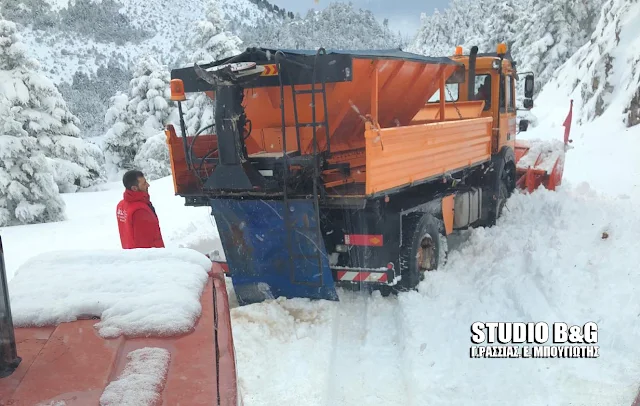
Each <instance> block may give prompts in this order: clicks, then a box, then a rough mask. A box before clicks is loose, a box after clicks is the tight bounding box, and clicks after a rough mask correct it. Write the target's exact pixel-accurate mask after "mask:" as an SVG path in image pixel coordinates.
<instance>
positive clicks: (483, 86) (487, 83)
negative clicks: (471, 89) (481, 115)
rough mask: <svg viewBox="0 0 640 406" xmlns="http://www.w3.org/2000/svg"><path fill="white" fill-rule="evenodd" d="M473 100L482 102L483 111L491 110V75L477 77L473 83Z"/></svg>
mask: <svg viewBox="0 0 640 406" xmlns="http://www.w3.org/2000/svg"><path fill="white" fill-rule="evenodd" d="M474 98H475V100H484V109H485V110H489V109H490V108H491V75H488V74H485V75H477V76H476V83H475V97H474Z"/></svg>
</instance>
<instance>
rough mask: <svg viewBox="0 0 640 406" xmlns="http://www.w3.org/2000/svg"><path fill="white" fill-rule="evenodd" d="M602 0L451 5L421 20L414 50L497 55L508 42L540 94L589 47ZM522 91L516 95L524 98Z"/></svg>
mask: <svg viewBox="0 0 640 406" xmlns="http://www.w3.org/2000/svg"><path fill="white" fill-rule="evenodd" d="M602 4H603V0H548V1H545V2H540V1H538V0H487V1H484V2H482V3H481V4H479V2H478V1H475V0H451V2H450V5H449V7H448V8H447V9H446V10H445V11H444V12H443V13H435V14H433V15H431V16H425V17H424V18H423V19H422V25H421V28H420V29H419V30H418V33H417V35H416V37H415V40H414V42H413V44H412V45H411V47H409V50H410V51H413V52H416V53H421V54H424V55H432V56H443V55H451V54H452V53H453V51H454V49H455V47H456V46H457V45H461V46H463V47H464V48H465V49H466V50H467V52H468V50H469V49H470V48H471V47H472V46H473V45H477V46H478V48H479V51H480V52H495V48H496V45H497V44H498V43H500V42H505V43H507V45H508V46H509V49H510V50H511V54H512V56H513V57H514V59H515V60H516V61H517V62H518V70H520V71H533V72H534V73H535V74H536V93H537V92H538V91H539V90H540V89H541V88H542V86H543V85H544V84H545V83H547V82H548V81H549V80H550V79H551V77H552V76H553V75H554V73H555V72H556V70H557V69H558V68H559V67H560V66H561V65H562V64H563V63H564V62H565V61H566V60H567V59H569V58H570V57H571V55H572V54H573V53H574V52H576V51H577V50H578V49H579V48H580V46H582V45H583V44H585V43H586V42H587V41H588V39H589V36H590V35H591V33H592V32H593V30H594V28H595V23H596V22H597V19H596V18H595V17H594V16H597V15H598V14H599V10H600V8H601V7H602ZM520 93H521V92H519V94H518V95H520Z"/></svg>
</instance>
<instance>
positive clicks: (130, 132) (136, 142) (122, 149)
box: [104, 93, 145, 169]
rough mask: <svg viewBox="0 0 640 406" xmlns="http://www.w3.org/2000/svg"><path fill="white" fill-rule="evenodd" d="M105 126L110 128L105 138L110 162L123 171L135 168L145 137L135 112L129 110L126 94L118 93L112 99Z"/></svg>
mask: <svg viewBox="0 0 640 406" xmlns="http://www.w3.org/2000/svg"><path fill="white" fill-rule="evenodd" d="M105 125H107V126H109V127H110V128H109V130H108V131H107V133H106V135H105V138H104V145H105V147H104V148H105V151H106V152H108V153H109V160H110V162H111V163H113V164H114V165H115V166H116V167H118V168H121V169H131V168H133V160H134V158H135V156H136V153H137V152H138V149H139V148H140V146H141V145H142V144H144V142H145V137H144V133H143V131H142V128H141V127H140V126H139V125H138V123H137V121H136V118H135V114H134V112H133V111H131V110H130V109H129V97H128V96H127V95H126V94H124V93H118V94H117V95H115V96H113V97H112V98H111V107H109V109H108V110H107V114H106V115H105Z"/></svg>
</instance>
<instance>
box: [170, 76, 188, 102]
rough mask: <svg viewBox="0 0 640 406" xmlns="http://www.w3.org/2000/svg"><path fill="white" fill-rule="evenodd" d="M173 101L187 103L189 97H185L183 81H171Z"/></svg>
mask: <svg viewBox="0 0 640 406" xmlns="http://www.w3.org/2000/svg"><path fill="white" fill-rule="evenodd" d="M171 100H173V101H185V100H187V97H186V96H185V95H184V83H182V80H181V79H172V80H171Z"/></svg>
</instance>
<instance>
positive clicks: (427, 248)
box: [416, 234, 436, 272]
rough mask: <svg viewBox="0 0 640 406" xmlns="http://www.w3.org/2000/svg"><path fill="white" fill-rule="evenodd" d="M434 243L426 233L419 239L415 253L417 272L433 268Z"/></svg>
mask: <svg viewBox="0 0 640 406" xmlns="http://www.w3.org/2000/svg"><path fill="white" fill-rule="evenodd" d="M435 257H436V244H435V243H434V242H433V239H432V238H431V235H429V234H427V235H425V236H424V237H422V239H421V240H420V245H419V246H418V253H417V255H416V266H417V268H418V271H419V272H424V271H431V270H433V269H435V266H434V264H435Z"/></svg>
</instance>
